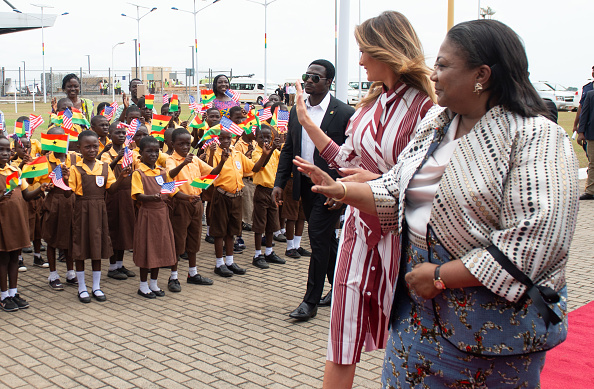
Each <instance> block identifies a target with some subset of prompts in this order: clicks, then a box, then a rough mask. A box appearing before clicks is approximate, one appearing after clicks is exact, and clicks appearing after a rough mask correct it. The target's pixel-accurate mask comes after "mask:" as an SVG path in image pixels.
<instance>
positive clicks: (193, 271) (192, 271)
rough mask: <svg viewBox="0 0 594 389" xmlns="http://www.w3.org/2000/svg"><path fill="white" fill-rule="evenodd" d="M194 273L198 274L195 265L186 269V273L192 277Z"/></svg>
mask: <svg viewBox="0 0 594 389" xmlns="http://www.w3.org/2000/svg"><path fill="white" fill-rule="evenodd" d="M196 274H198V269H196V266H194V267H191V268H189V269H188V275H189V276H190V277H194V276H195V275H196Z"/></svg>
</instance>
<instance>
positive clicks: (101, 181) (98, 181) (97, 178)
mask: <svg viewBox="0 0 594 389" xmlns="http://www.w3.org/2000/svg"><path fill="white" fill-rule="evenodd" d="M95 183H96V184H97V186H98V187H99V188H101V187H103V185H104V184H105V177H103V176H95Z"/></svg>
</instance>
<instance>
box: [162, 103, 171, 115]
mask: <svg viewBox="0 0 594 389" xmlns="http://www.w3.org/2000/svg"><path fill="white" fill-rule="evenodd" d="M166 113H169V103H165V104H163V105H162V106H161V115H164V114H166Z"/></svg>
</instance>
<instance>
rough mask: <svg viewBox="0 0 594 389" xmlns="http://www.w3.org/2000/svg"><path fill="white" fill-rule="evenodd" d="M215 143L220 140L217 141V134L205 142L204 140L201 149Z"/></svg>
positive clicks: (217, 143) (218, 143)
mask: <svg viewBox="0 0 594 389" xmlns="http://www.w3.org/2000/svg"><path fill="white" fill-rule="evenodd" d="M213 143H214V144H216V145H220V144H221V142H219V137H218V136H217V137H216V138H212V139H209V140H207V141H206V142H204V144H203V145H202V150H204V149H205V148H207V147H209V146H210V145H211V144H213Z"/></svg>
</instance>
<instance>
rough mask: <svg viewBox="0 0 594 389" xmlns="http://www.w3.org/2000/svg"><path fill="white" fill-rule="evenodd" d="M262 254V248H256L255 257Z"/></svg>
mask: <svg viewBox="0 0 594 389" xmlns="http://www.w3.org/2000/svg"><path fill="white" fill-rule="evenodd" d="M260 255H262V250H256V252H255V254H254V258H255V257H259V256H260Z"/></svg>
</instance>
